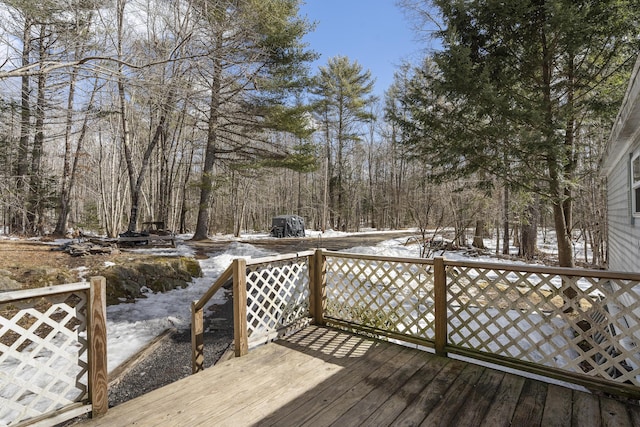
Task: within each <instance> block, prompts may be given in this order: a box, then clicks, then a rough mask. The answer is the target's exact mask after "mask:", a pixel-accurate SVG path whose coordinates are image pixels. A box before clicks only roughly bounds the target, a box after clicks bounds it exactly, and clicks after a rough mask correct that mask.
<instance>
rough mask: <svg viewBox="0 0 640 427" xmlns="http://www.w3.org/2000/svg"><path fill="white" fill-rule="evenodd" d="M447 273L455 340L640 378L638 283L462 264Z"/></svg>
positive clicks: (511, 354) (542, 361) (450, 339)
mask: <svg viewBox="0 0 640 427" xmlns="http://www.w3.org/2000/svg"><path fill="white" fill-rule="evenodd" d="M447 276H448V283H449V285H448V298H447V299H448V302H447V305H448V310H449V311H448V322H449V335H448V342H449V343H451V344H453V345H456V346H460V347H464V348H469V349H473V350H478V351H483V352H487V353H492V354H498V355H502V356H506V357H510V358H515V359H519V360H523V361H530V362H536V363H539V364H543V365H546V366H553V367H556V368H561V369H564V370H568V371H571V372H578V373H584V374H588V375H592V376H597V377H601V378H606V379H610V380H615V381H618V382H627V381H629V382H632V383H634V384H636V385H638V384H640V383H639V382H638V379H637V378H636V377H637V375H638V374H639V373H640V371H638V366H640V356H639V353H638V348H637V344H636V343H637V341H636V339H637V337H638V336H640V332H639V331H640V329H639V328H640V325H638V322H637V321H636V320H635V319H637V313H638V312H640V306H639V302H638V296H639V295H638V293H639V292H638V291H639V289H640V287H638V283H637V282H628V281H621V280H616V281H613V282H614V283H612V281H611V280H609V279H601V278H591V277H578V276H570V275H558V274H549V273H531V272H519V271H509V270H502V269H494V268H482V267H475V266H464V265H460V264H458V263H457V264H456V266H455V268H448V273H447ZM614 289H615V290H614ZM623 300H624V301H627V306H623V305H622V304H621V301H623Z"/></svg>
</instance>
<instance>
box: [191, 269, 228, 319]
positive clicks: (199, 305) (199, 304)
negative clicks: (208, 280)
mask: <svg viewBox="0 0 640 427" xmlns="http://www.w3.org/2000/svg"><path fill="white" fill-rule="evenodd" d="M232 276H233V269H232V268H231V266H229V267H227V269H226V270H225V271H224V272H223V273H222V274H221V275H220V277H218V279H217V280H216V281H215V282H214V283H213V285H211V287H210V288H209V289H208V290H207V292H205V293H204V295H202V297H200V299H199V300H198V301H194V307H195V309H196V310H202V309H203V308H204V306H205V305H207V303H208V302H209V300H210V299H211V298H213V296H214V295H215V294H216V292H218V291H219V290H220V288H222V287H223V286H224V285H225V283H227V282H228V281H229V279H231V277H232Z"/></svg>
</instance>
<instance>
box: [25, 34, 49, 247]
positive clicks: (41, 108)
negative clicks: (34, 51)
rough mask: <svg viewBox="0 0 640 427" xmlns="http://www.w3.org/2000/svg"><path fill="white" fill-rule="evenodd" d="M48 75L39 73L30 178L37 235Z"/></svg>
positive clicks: (31, 221)
mask: <svg viewBox="0 0 640 427" xmlns="http://www.w3.org/2000/svg"><path fill="white" fill-rule="evenodd" d="M45 38H46V25H45V24H41V25H40V35H39V39H38V42H39V43H38V44H39V47H38V55H39V58H40V60H44V58H45V55H46V48H45ZM46 82H47V76H46V74H39V75H38V94H37V100H36V113H35V135H34V138H33V146H32V147H31V171H30V173H31V177H30V179H29V196H28V199H27V206H28V208H27V224H28V227H29V231H30V232H31V233H35V234H37V235H42V234H43V233H44V219H43V216H44V200H43V199H44V198H43V193H44V189H43V180H42V171H41V164H42V149H43V145H44V119H45V110H46V106H45V89H46Z"/></svg>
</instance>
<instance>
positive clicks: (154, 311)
mask: <svg viewBox="0 0 640 427" xmlns="http://www.w3.org/2000/svg"><path fill="white" fill-rule="evenodd" d="M415 231H416V235H418V234H419V233H418V232H417V230H415ZM361 232H366V233H370V232H374V230H363V231H361ZM389 232H391V231H389ZM378 233H385V232H384V231H383V232H378ZM306 234H307V236H308V237H317V238H319V239H322V238H323V237H339V236H347V235H357V234H358V233H343V232H337V231H333V230H329V231H325V232H324V233H322V232H319V231H309V230H308V231H307V233H306ZM178 237H179V239H178V242H180V239H183V240H186V239H188V238H190V237H191V236H189V235H181V236H178ZM552 238H553V236H550V235H549V234H548V235H547V239H552ZM212 239H213V240H224V241H229V242H230V243H229V246H228V247H227V249H226V250H225V252H224V253H222V254H218V255H215V256H212V257H210V258H208V259H203V260H199V262H200V266H201V268H202V271H203V277H201V278H196V279H194V280H193V282H192V283H191V284H190V285H189V286H188V287H186V288H184V289H175V290H172V291H169V292H166V293H157V294H154V293H152V292H151V291H149V292H148V294H147V297H146V298H142V299H138V300H136V302H135V303H130V304H119V305H115V306H109V307H107V339H108V342H107V348H108V370H109V371H113V370H114V369H115V368H116V367H118V366H119V365H120V364H122V363H123V362H125V361H126V360H127V359H128V358H129V357H131V356H133V355H134V354H135V353H137V352H138V351H139V350H141V349H142V348H144V347H145V346H146V345H147V344H148V343H149V342H151V341H152V340H153V339H154V338H155V337H157V336H158V335H160V334H161V333H162V332H164V331H165V330H166V329H167V328H178V329H188V328H189V327H190V322H191V313H190V309H191V302H192V301H194V300H197V299H199V298H200V297H201V296H202V295H203V294H204V293H205V292H206V290H207V289H209V287H210V286H211V285H213V283H214V282H215V280H216V279H217V278H218V277H219V276H220V274H221V273H222V272H224V270H225V269H226V268H227V267H228V266H229V265H230V263H231V261H232V260H233V259H234V258H239V257H242V258H260V257H265V256H270V255H274V253H273V252H270V251H267V250H265V249H261V248H257V247H255V246H253V245H251V244H249V243H243V242H247V241H249V242H250V241H251V240H257V239H274V238H273V237H270V236H269V235H268V234H266V233H247V234H243V235H242V236H241V237H239V238H234V237H233V236H230V235H217V236H212ZM240 240H242V242H241V241H240ZM66 241H68V240H66ZM64 242H65V240H57V241H55V242H51V244H54V245H60V244H62V243H64ZM407 242H408V238H407V237H402V238H394V239H389V240H386V241H383V242H381V243H380V244H378V245H376V246H362V247H354V248H352V249H350V250H349V251H350V252H353V253H361V254H371V255H383V256H392V257H419V255H420V247H419V245H418V244H417V243H413V244H407ZM494 243H495V242H494V241H492V240H489V239H487V240H485V244H486V245H487V247H488V249H487V253H494V252H495V249H494V248H495V246H493V244H494ZM553 243H554V242H553V241H552V240H546V241H543V240H542V239H540V242H539V247H541V248H551V247H555V246H554V245H553ZM515 250H516V252H517V248H515ZM136 251H140V252H144V253H149V254H156V255H176V254H179V255H186V256H191V255H193V250H192V249H191V248H190V247H189V246H187V245H184V244H180V243H179V244H178V248H176V249H173V248H168V249H159V248H152V249H136ZM549 251H550V252H552V250H551V249H549ZM434 255H436V256H437V255H442V254H441V253H436V254H434ZM444 256H445V257H446V258H448V259H469V257H468V256H467V255H465V251H457V252H446V253H445V254H444ZM473 259H474V260H482V261H491V262H505V263H506V262H508V263H510V264H513V263H514V261H512V260H498V259H497V258H493V257H491V256H490V255H487V256H480V257H474V258H473ZM109 265H110V264H109V263H108V262H106V263H105V266H109ZM78 270H79V273H80V275H81V276H83V275H84V274H86V269H83V268H82V267H81V268H79V269H78ZM225 301H226V295H225V291H224V290H220V291H219V292H218V293H217V294H216V295H215V296H214V297H213V298H212V301H211V303H212V304H223V303H224V302H225ZM3 368H6V367H3ZM42 387H46V384H44V383H43V384H42ZM1 418H2V417H0V425H1V424H2V421H3V420H2V419H1Z"/></svg>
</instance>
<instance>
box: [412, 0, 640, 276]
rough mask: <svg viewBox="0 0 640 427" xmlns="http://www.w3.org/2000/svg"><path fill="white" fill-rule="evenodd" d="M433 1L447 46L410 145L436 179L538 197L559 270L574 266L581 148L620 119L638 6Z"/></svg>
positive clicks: (416, 102)
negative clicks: (591, 131) (481, 179)
mask: <svg viewBox="0 0 640 427" xmlns="http://www.w3.org/2000/svg"><path fill="white" fill-rule="evenodd" d="M432 4H433V6H435V7H436V8H437V9H438V11H439V12H440V13H441V14H442V19H443V25H444V28H443V30H442V31H441V32H439V33H438V36H439V37H440V38H441V40H442V43H443V50H442V52H439V53H437V54H435V55H434V61H435V63H436V65H437V69H435V70H434V69H423V70H420V72H419V73H418V77H417V78H416V79H415V80H414V87H413V90H412V91H411V94H410V95H408V96H407V97H406V98H405V101H406V103H407V104H408V105H410V106H411V111H412V117H411V119H412V120H408V121H405V123H404V124H405V130H406V132H407V134H408V135H409V143H410V144H411V146H412V147H413V149H414V150H415V152H416V153H417V154H419V155H422V156H424V157H426V158H428V160H429V162H430V163H431V164H432V165H433V166H434V170H433V176H435V177H436V178H443V177H447V176H451V175H466V174H470V173H473V172H475V171H479V170H484V171H486V172H489V173H490V174H491V175H494V176H498V177H501V178H502V179H503V180H504V181H505V182H506V183H508V184H509V185H513V186H517V187H520V188H524V189H527V190H529V191H533V192H536V193H538V194H540V195H541V196H542V197H543V199H545V200H547V201H548V202H549V203H550V204H551V206H552V207H553V216H554V224H555V230H556V234H557V238H558V254H559V262H560V265H562V266H567V267H570V266H573V255H572V245H571V240H570V239H571V230H572V226H573V221H572V204H573V199H574V193H575V188H576V186H577V185H578V183H577V179H576V163H577V162H576V153H577V146H576V144H577V140H578V137H579V135H580V133H581V132H582V127H583V125H584V124H585V123H587V122H589V121H592V120H596V119H600V118H602V117H604V118H605V119H606V120H609V121H611V120H613V118H614V117H615V109H616V107H617V104H618V102H619V100H620V99H621V96H622V92H623V90H624V84H618V83H622V82H624V81H625V76H627V75H628V72H629V71H630V68H631V66H632V64H633V60H634V59H635V58H636V57H637V52H638V37H637V24H638V20H639V18H640V15H639V10H638V8H637V7H636V5H635V3H634V2H631V1H619V0H610V1H601V2H592V1H586V0H584V1H574V0H546V1H540V0H526V1H519V2H503V1H496V0H473V1H454V2H450V1H444V0H434V1H433V2H432ZM425 93H428V96H426V95H425ZM434 99H436V100H437V102H434Z"/></svg>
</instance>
